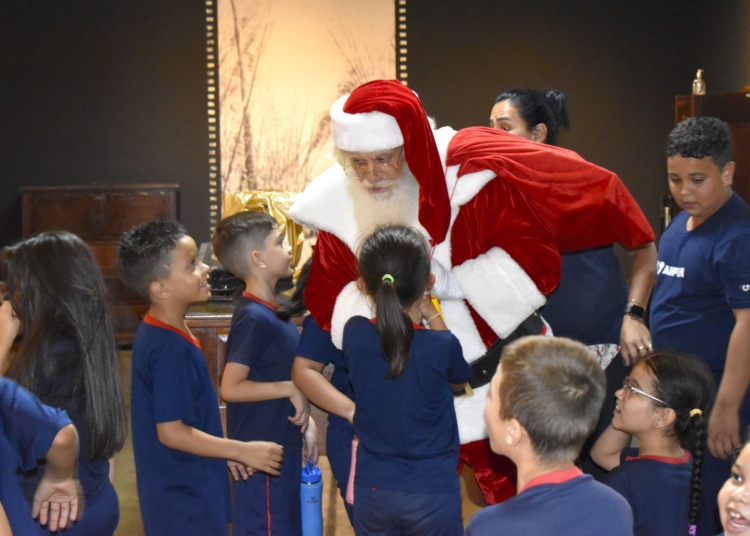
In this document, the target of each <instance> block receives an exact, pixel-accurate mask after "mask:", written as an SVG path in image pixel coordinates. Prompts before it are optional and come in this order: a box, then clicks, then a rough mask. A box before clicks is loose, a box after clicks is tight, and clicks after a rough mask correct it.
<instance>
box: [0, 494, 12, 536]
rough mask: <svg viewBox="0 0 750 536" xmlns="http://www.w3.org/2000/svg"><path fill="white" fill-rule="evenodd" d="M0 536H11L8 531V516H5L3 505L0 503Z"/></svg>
mask: <svg viewBox="0 0 750 536" xmlns="http://www.w3.org/2000/svg"><path fill="white" fill-rule="evenodd" d="M0 536H13V533H12V532H11V531H10V523H9V522H8V516H7V515H5V508H3V503H1V502H0Z"/></svg>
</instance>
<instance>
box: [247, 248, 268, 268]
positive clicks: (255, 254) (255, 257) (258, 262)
mask: <svg viewBox="0 0 750 536" xmlns="http://www.w3.org/2000/svg"><path fill="white" fill-rule="evenodd" d="M250 263H251V264H252V265H254V266H257V267H258V268H265V267H266V263H265V262H263V256H262V255H261V253H260V250H257V249H255V250H253V251H251V252H250Z"/></svg>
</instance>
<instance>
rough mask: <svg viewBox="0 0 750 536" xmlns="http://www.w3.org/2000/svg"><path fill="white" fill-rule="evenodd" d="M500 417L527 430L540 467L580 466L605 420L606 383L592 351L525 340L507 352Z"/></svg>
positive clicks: (563, 342)
mask: <svg viewBox="0 0 750 536" xmlns="http://www.w3.org/2000/svg"><path fill="white" fill-rule="evenodd" d="M500 364H501V366H502V379H501V383H500V406H501V407H500V416H501V417H502V418H503V419H510V418H515V419H517V420H518V422H520V423H521V425H522V426H523V427H524V428H525V429H526V431H527V432H528V434H529V437H530V439H531V442H532V444H533V445H534V448H535V449H536V455H537V457H538V458H539V460H540V461H543V462H548V463H554V462H560V461H566V460H574V459H575V458H576V457H577V456H578V453H579V452H580V450H581V447H582V446H583V443H584V441H586V438H587V437H588V436H589V434H590V433H591V431H592V430H593V429H594V427H595V426H596V423H597V421H598V420H599V412H600V411H601V407H602V403H603V402H604V395H605V392H606V380H605V377H604V372H603V371H602V368H601V366H600V365H599V363H598V362H597V361H596V359H594V357H593V356H592V355H591V353H590V352H589V351H588V350H587V349H586V347H585V346H584V345H583V344H581V343H579V342H575V341H572V340H570V339H565V338H562V337H543V336H533V337H524V338H522V339H519V340H518V341H516V342H514V343H512V344H510V345H509V346H507V347H506V348H505V350H504V351H503V356H502V360H501V361H500Z"/></svg>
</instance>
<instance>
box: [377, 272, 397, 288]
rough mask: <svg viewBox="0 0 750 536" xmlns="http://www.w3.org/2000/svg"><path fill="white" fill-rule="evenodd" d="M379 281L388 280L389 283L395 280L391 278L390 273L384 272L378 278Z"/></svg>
mask: <svg viewBox="0 0 750 536" xmlns="http://www.w3.org/2000/svg"><path fill="white" fill-rule="evenodd" d="M380 280H381V281H390V282H391V285H392V284H394V283H395V282H396V281H394V280H393V276H392V275H391V274H385V275H384V276H383V277H381V278H380Z"/></svg>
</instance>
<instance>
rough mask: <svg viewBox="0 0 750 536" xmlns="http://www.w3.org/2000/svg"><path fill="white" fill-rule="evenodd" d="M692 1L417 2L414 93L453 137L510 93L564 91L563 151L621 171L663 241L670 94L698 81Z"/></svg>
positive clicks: (412, 26)
mask: <svg viewBox="0 0 750 536" xmlns="http://www.w3.org/2000/svg"><path fill="white" fill-rule="evenodd" d="M685 4H686V2H684V1H675V0H663V1H660V2H651V1H640V0H634V1H631V2H601V1H600V0H587V1H576V2H552V1H548V2H518V1H515V0H484V1H476V0H475V1H472V2H462V1H460V0H442V1H440V2H427V1H419V2H417V1H411V2H409V4H408V10H409V85H410V87H411V88H413V89H414V90H415V91H417V93H419V95H420V97H421V98H422V101H423V102H424V104H425V107H426V108H427V111H428V113H431V114H434V115H435V116H436V119H437V121H438V123H439V124H449V125H451V126H453V127H454V128H458V127H465V126H470V125H486V124H487V121H488V118H489V114H490V110H491V108H492V105H493V103H494V97H495V96H496V95H497V94H498V93H499V92H500V91H501V90H503V89H507V88H512V87H540V88H544V87H555V88H558V89H560V90H563V91H564V92H565V93H567V94H568V95H569V97H570V117H571V131H570V132H569V133H567V134H566V135H564V136H563V137H562V140H561V145H563V146H565V147H568V148H571V149H574V150H576V151H578V152H579V153H580V154H581V155H582V156H584V157H585V158H586V159H588V160H590V161H592V162H595V163H597V164H599V165H601V166H603V167H606V168H608V169H611V170H613V171H615V172H617V173H618V174H619V175H620V177H621V178H622V179H623V181H624V182H625V184H626V185H627V186H628V188H629V189H630V191H631V192H632V193H633V195H634V197H635V198H636V200H637V201H638V203H639V204H640V205H641V207H642V209H643V211H644V212H645V213H646V216H647V217H648V218H649V220H650V222H651V224H652V226H653V227H654V229H655V230H656V231H657V232H658V230H659V228H660V220H659V214H660V213H659V210H658V198H659V194H660V193H663V192H666V190H667V183H666V172H665V157H664V146H665V143H664V140H665V138H666V135H667V134H668V132H669V130H670V129H671V128H672V127H673V126H674V96H675V94H676V93H681V92H682V93H684V92H689V91H690V89H691V83H692V79H693V76H694V73H695V68H694V66H695V62H694V60H693V58H694V57H695V55H696V51H697V44H696V42H695V38H694V34H695V32H694V30H695V29H697V27H698V24H699V21H698V20H697V19H696V18H695V13H693V12H690V11H689V10H686V9H684V5H685ZM680 6H683V7H682V8H680ZM678 8H679V9H678Z"/></svg>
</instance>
